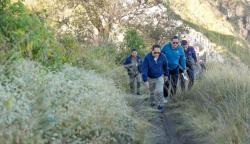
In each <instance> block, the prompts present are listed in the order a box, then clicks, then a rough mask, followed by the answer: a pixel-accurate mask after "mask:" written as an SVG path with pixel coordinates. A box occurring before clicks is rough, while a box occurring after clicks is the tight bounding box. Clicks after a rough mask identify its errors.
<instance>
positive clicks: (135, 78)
mask: <svg viewBox="0 0 250 144" xmlns="http://www.w3.org/2000/svg"><path fill="white" fill-rule="evenodd" d="M135 84H136V86H135ZM129 86H130V92H131V94H136V93H140V87H141V75H140V74H137V75H129ZM135 87H136V88H137V92H136V89H135Z"/></svg>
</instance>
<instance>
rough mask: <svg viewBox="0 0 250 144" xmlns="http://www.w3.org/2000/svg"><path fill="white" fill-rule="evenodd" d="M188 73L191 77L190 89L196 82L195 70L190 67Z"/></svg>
mask: <svg viewBox="0 0 250 144" xmlns="http://www.w3.org/2000/svg"><path fill="white" fill-rule="evenodd" d="M187 73H188V77H189V83H188V89H191V88H192V86H193V84H194V71H193V70H192V69H188V70H187Z"/></svg>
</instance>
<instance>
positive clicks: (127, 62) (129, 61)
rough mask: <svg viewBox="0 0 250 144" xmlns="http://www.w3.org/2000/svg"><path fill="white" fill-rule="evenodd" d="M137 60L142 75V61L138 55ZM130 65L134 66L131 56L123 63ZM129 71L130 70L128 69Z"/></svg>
mask: <svg viewBox="0 0 250 144" xmlns="http://www.w3.org/2000/svg"><path fill="white" fill-rule="evenodd" d="M136 60H137V63H138V71H139V72H140V73H141V72H142V59H141V57H140V56H138V55H137V57H136ZM129 64H132V56H131V55H129V56H128V57H127V58H126V60H125V61H124V63H123V65H129ZM128 71H129V69H128Z"/></svg>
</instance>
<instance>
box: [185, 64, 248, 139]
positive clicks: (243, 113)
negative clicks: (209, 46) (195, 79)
mask: <svg viewBox="0 0 250 144" xmlns="http://www.w3.org/2000/svg"><path fill="white" fill-rule="evenodd" d="M249 95H250V79H249V69H248V68H245V67H240V66H239V67H235V66H232V65H229V64H223V66H222V65H221V64H210V65H209V67H208V71H207V73H206V74H205V76H204V78H203V79H202V80H201V81H200V82H199V83H197V84H196V85H195V86H194V88H193V90H192V91H190V92H188V93H186V94H184V98H185V103H186V104H185V106H183V109H182V113H183V117H184V120H185V121H187V123H186V126H187V127H189V128H192V129H193V130H194V131H195V133H196V134H197V135H200V134H202V136H203V137H200V139H202V138H203V139H204V138H206V140H208V141H206V143H216V144H247V143H249V142H250V138H249V135H250V133H249V130H250V129H249V128H250V127H249V126H250V115H249V113H250V106H249V104H250V97H249ZM197 139H199V137H197Z"/></svg>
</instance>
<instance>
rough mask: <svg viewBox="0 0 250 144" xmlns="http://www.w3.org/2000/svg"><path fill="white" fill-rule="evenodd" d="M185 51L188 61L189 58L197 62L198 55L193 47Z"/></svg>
mask: <svg viewBox="0 0 250 144" xmlns="http://www.w3.org/2000/svg"><path fill="white" fill-rule="evenodd" d="M184 51H185V56H186V59H188V58H192V59H193V60H194V62H197V57H196V53H195V50H194V48H193V47H192V46H189V47H188V48H187V49H186V50H184Z"/></svg>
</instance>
